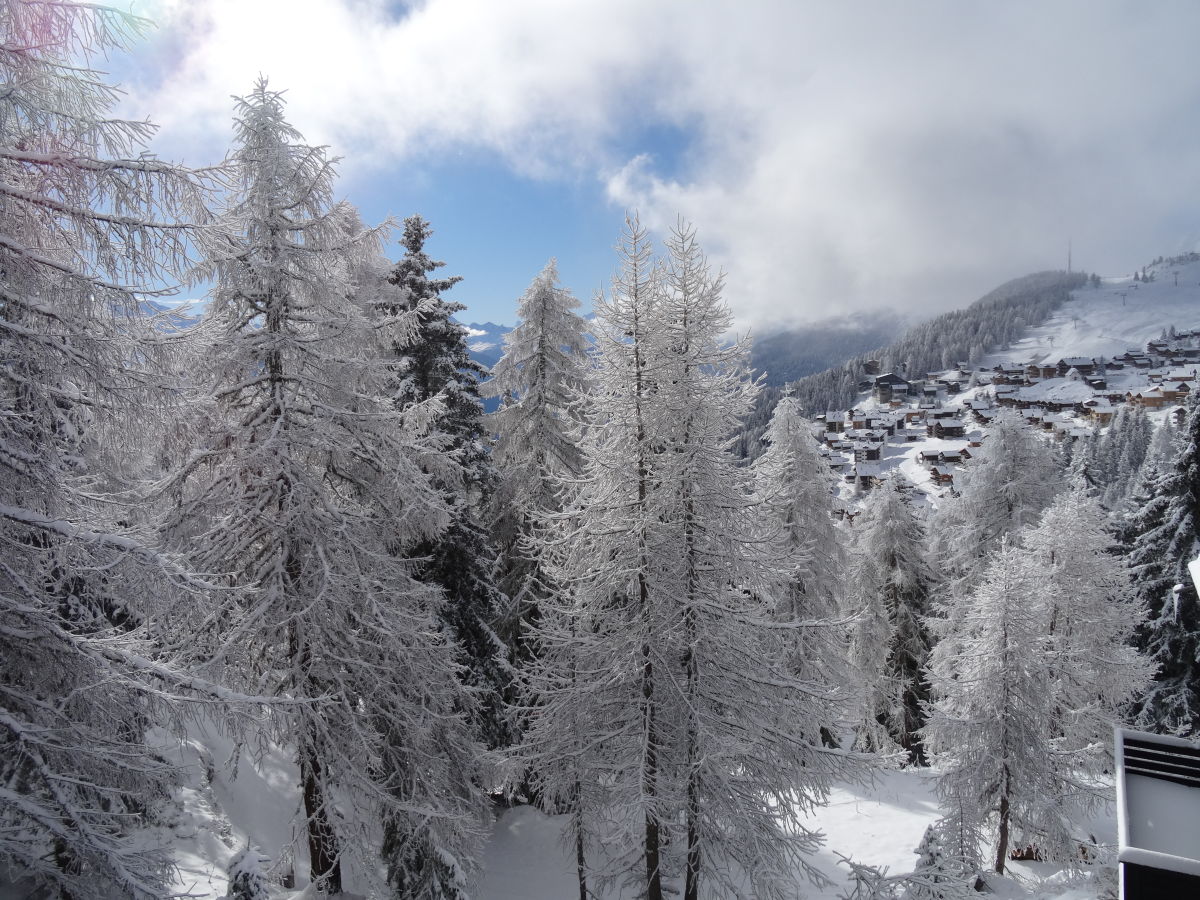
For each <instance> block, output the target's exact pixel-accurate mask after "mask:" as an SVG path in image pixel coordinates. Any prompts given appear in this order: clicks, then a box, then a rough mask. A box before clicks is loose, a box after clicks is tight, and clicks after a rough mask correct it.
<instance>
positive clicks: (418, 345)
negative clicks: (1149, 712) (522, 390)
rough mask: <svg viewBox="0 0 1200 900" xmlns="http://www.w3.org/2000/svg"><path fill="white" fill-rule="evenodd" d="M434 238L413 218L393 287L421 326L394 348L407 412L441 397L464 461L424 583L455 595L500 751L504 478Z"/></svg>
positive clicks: (483, 733) (451, 486)
mask: <svg viewBox="0 0 1200 900" xmlns="http://www.w3.org/2000/svg"><path fill="white" fill-rule="evenodd" d="M431 234H433V229H432V227H430V224H429V223H428V222H427V221H425V220H424V219H423V218H421V217H420V216H410V217H409V218H407V219H405V220H404V232H403V236H402V238H401V245H402V246H403V247H404V256H403V257H402V258H401V259H400V261H399V262H398V263H397V264H396V266H395V268H394V269H393V270H392V274H391V282H392V283H393V284H394V285H396V286H397V287H399V288H401V290H402V296H401V303H400V305H399V306H397V307H394V308H393V309H392V310H389V311H390V312H394V313H398V312H401V311H404V310H408V311H411V312H412V313H413V314H414V316H415V326H414V331H413V333H412V335H411V338H410V339H409V340H408V341H407V343H406V344H405V345H404V346H403V347H395V348H393V354H394V363H393V367H392V370H393V381H392V387H391V393H392V396H393V399H394V402H395V403H396V404H397V405H398V406H399V407H400V408H401V409H403V408H405V407H407V406H410V405H413V404H423V403H426V402H427V401H429V400H431V399H433V398H435V397H436V398H438V400H439V402H440V403H441V405H442V412H441V413H440V414H438V415H437V416H435V417H434V419H433V420H432V421H431V423H430V427H431V429H432V430H434V431H436V432H438V433H439V434H440V435H441V436H442V439H443V441H444V444H443V451H444V452H445V454H446V455H447V456H448V457H449V458H450V459H452V460H453V461H454V463H455V464H456V469H455V475H454V477H453V478H445V477H439V476H438V475H437V473H434V474H435V483H436V484H437V486H438V488H439V489H440V490H441V491H442V493H443V495H444V496H445V498H446V500H447V502H448V503H449V505H450V524H449V526H448V527H447V528H446V530H445V531H444V532H443V533H442V534H440V535H439V536H438V537H437V538H434V539H431V540H429V541H427V542H425V543H423V544H422V545H420V546H418V547H417V548H415V550H414V554H415V555H417V556H420V557H423V558H424V559H425V560H426V562H425V563H424V564H423V565H422V567H421V572H420V578H421V579H422V580H423V581H425V582H427V583H428V584H431V585H437V586H439V587H441V588H442V590H443V591H444V592H445V594H446V602H445V604H444V605H443V607H442V612H441V617H442V622H443V625H444V626H445V628H446V629H447V631H448V634H449V635H450V637H451V638H452V639H453V640H454V641H455V643H456V644H457V645H458V647H459V648H460V651H461V658H460V662H461V664H462V666H463V669H462V672H463V677H464V681H465V683H466V684H467V685H468V686H469V687H470V688H471V690H472V692H473V693H474V694H475V696H476V700H477V706H478V711H477V713H476V715H475V716H474V720H475V724H476V729H477V732H478V734H479V736H480V738H481V739H482V740H483V741H484V742H485V743H487V744H488V745H489V746H491V747H497V746H501V745H504V744H507V743H509V742H510V741H511V740H512V723H511V721H510V715H509V712H508V710H507V708H506V705H505V701H504V697H505V695H506V694H507V693H508V692H509V690H510V687H511V684H512V667H511V665H510V663H509V659H508V652H507V649H506V648H505V646H504V644H503V642H502V641H501V640H500V638H499V637H498V636H497V635H496V632H495V625H496V623H497V621H498V619H499V617H500V615H501V612H502V610H503V608H504V607H505V605H506V601H505V598H504V594H503V593H502V592H501V590H500V588H499V586H498V585H497V584H496V569H497V566H498V560H497V555H496V550H495V548H494V547H493V546H492V543H491V540H490V538H489V536H488V534H487V531H486V529H485V528H484V526H483V524H482V516H483V511H484V509H485V508H486V506H487V504H488V502H489V498H490V496H491V494H492V492H493V491H494V490H495V488H496V481H497V475H496V470H495V467H494V466H493V464H492V461H491V458H490V455H489V443H490V441H489V438H488V435H487V429H486V427H485V425H484V422H483V405H482V403H481V402H480V399H479V382H480V381H481V380H482V379H483V378H486V377H487V369H485V368H484V367H483V366H481V365H480V364H479V363H477V362H475V360H473V359H471V356H470V354H469V352H468V348H467V330H466V328H464V327H463V326H462V325H460V324H459V323H457V322H455V321H454V320H453V319H452V318H451V316H453V315H454V314H455V313H458V312H462V311H463V310H464V309H466V307H465V306H463V305H462V304H461V303H456V302H454V301H451V300H446V299H444V298H443V296H442V294H443V293H444V292H445V291H447V290H449V289H450V288H451V287H453V286H454V285H455V284H457V283H458V282H459V281H461V280H462V279H461V277H460V276H454V277H450V278H433V277H431V275H432V273H433V272H435V271H436V270H437V269H439V268H441V267H442V266H444V265H445V263H443V262H440V261H438V260H435V259H432V258H431V257H430V256H429V255H428V254H427V253H426V252H425V242H426V241H427V240H428V239H429V236H430V235H431Z"/></svg>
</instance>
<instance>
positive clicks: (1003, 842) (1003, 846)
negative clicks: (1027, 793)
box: [996, 794, 1008, 875]
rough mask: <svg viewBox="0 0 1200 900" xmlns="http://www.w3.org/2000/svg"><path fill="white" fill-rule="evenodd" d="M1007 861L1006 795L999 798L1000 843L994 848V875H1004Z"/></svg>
mask: <svg viewBox="0 0 1200 900" xmlns="http://www.w3.org/2000/svg"><path fill="white" fill-rule="evenodd" d="M1007 859H1008V795H1007V794H1004V795H1001V797H1000V841H999V846H998V847H997V848H996V874H997V875H1003V874H1004V863H1005V861H1006V860H1007Z"/></svg>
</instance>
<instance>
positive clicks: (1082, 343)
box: [978, 261, 1200, 367]
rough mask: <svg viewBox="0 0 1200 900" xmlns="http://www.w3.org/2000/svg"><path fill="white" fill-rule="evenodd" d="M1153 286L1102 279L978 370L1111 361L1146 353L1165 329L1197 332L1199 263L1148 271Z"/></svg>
mask: <svg viewBox="0 0 1200 900" xmlns="http://www.w3.org/2000/svg"><path fill="white" fill-rule="evenodd" d="M1146 271H1147V274H1150V275H1152V276H1153V278H1154V280H1153V281H1134V280H1133V276H1128V277H1120V278H1105V279H1102V281H1101V283H1100V286H1099V287H1091V286H1088V287H1083V288H1080V289H1078V290H1076V291H1074V292H1073V293H1072V296H1071V299H1070V300H1068V301H1067V302H1066V303H1065V304H1063V306H1062V307H1061V308H1060V309H1059V310H1058V312H1056V313H1055V314H1054V315H1053V316H1051V317H1050V319H1049V320H1048V321H1047V322H1045V323H1044V324H1042V325H1038V326H1036V327H1033V328H1030V329H1028V331H1027V333H1026V336H1025V337H1024V338H1022V339H1021V340H1019V341H1015V342H1014V343H1012V344H1011V345H1010V346H1009V347H1008V348H1006V349H995V350H993V351H991V352H989V353H988V354H987V355H986V356H985V357H984V358H983V359H981V360H980V361H979V363H978V364H979V365H981V366H989V367H990V366H994V365H997V364H1000V363H1005V362H1040V363H1053V362H1057V361H1058V360H1059V359H1062V358H1066V357H1073V356H1084V357H1100V356H1104V357H1108V358H1112V357H1114V356H1118V355H1120V354H1121V353H1123V352H1125V351H1126V350H1129V349H1134V348H1136V349H1139V350H1142V349H1145V346H1146V342H1147V341H1149V340H1153V339H1155V338H1157V337H1158V336H1159V335H1160V334H1161V333H1162V331H1163V329H1164V328H1168V327H1170V326H1174V327H1175V328H1176V329H1177V330H1179V331H1185V330H1193V329H1200V261H1198V262H1191V263H1186V264H1183V265H1171V264H1169V263H1161V264H1159V265H1157V266H1148V267H1147V270H1146Z"/></svg>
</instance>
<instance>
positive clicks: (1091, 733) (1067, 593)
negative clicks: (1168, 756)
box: [1022, 484, 1153, 806]
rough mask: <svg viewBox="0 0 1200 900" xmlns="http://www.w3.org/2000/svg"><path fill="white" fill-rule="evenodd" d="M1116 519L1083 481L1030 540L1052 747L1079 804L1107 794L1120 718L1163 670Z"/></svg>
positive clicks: (1057, 501)
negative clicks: (1144, 637) (1147, 636)
mask: <svg viewBox="0 0 1200 900" xmlns="http://www.w3.org/2000/svg"><path fill="white" fill-rule="evenodd" d="M1107 526H1108V519H1107V514H1106V512H1105V510H1104V508H1103V507H1102V506H1101V504H1100V502H1099V501H1098V500H1097V499H1096V498H1095V497H1093V496H1092V495H1091V493H1090V491H1089V490H1088V489H1087V487H1086V486H1085V485H1083V484H1075V485H1073V486H1072V487H1071V489H1070V490H1067V491H1064V492H1063V493H1061V494H1059V495H1058V496H1057V497H1056V498H1055V500H1054V502H1053V503H1051V504H1050V506H1049V508H1047V510H1046V511H1045V513H1043V515H1042V518H1041V520H1040V521H1039V522H1038V524H1037V526H1036V527H1034V528H1031V529H1029V530H1027V531H1026V532H1025V534H1024V536H1023V539H1022V542H1023V544H1024V546H1025V547H1026V548H1027V549H1028V550H1029V552H1030V553H1031V554H1032V555H1033V557H1034V562H1035V565H1038V566H1039V568H1040V572H1041V580H1040V584H1039V593H1038V596H1039V599H1040V602H1041V603H1042V604H1043V606H1044V607H1045V609H1044V612H1043V615H1044V617H1045V620H1046V636H1047V638H1048V640H1049V647H1050V650H1051V657H1050V660H1049V664H1050V665H1051V666H1052V685H1053V688H1052V689H1053V695H1054V704H1055V705H1054V707H1053V708H1052V710H1051V715H1052V716H1053V719H1052V723H1051V731H1052V738H1053V740H1054V743H1053V744H1052V751H1053V753H1054V755H1055V757H1056V758H1058V759H1061V760H1063V764H1062V769H1063V771H1062V775H1061V777H1062V779H1063V782H1064V784H1067V785H1068V787H1067V793H1068V794H1070V795H1071V796H1070V797H1069V798H1068V799H1070V800H1071V801H1073V802H1075V804H1076V805H1078V806H1087V805H1088V804H1089V801H1090V800H1092V799H1095V798H1098V797H1100V796H1102V794H1101V791H1100V788H1099V784H1101V783H1102V782H1100V781H1099V780H1098V779H1095V778H1094V776H1098V775H1099V774H1100V773H1101V772H1102V771H1103V770H1104V768H1105V767H1106V766H1107V765H1108V762H1109V753H1108V750H1109V741H1110V739H1111V735H1112V729H1113V726H1114V725H1116V724H1119V723H1121V722H1122V721H1124V718H1125V712H1126V708H1127V707H1128V705H1129V703H1130V701H1131V700H1133V699H1135V698H1136V697H1140V696H1141V695H1142V692H1143V691H1144V689H1145V688H1146V686H1147V685H1148V683H1149V681H1150V677H1151V675H1152V672H1153V666H1152V665H1151V664H1150V663H1149V661H1148V660H1147V659H1146V658H1145V657H1143V656H1142V655H1141V654H1140V653H1139V652H1138V651H1137V650H1136V649H1135V648H1134V647H1133V646H1132V643H1133V637H1134V634H1135V632H1136V630H1137V629H1138V627H1139V626H1140V625H1141V624H1142V622H1143V620H1144V618H1145V612H1144V610H1143V609H1142V608H1141V607H1140V605H1139V604H1138V603H1137V601H1136V599H1135V598H1133V597H1132V596H1131V595H1130V591H1129V577H1128V573H1127V572H1126V570H1125V567H1124V565H1123V564H1122V560H1121V558H1120V556H1119V555H1118V554H1117V553H1116V552H1115V551H1116V548H1115V547H1114V546H1113V540H1112V537H1111V535H1110V533H1109V531H1108V527H1107ZM1089 775H1090V776H1093V779H1092V780H1088V778H1087V776H1089ZM1073 781H1074V783H1072V782H1073Z"/></svg>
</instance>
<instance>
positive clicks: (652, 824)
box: [642, 642, 663, 900]
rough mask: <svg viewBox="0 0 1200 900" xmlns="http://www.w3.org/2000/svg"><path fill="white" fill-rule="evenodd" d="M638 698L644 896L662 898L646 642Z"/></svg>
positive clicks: (651, 688)
mask: <svg viewBox="0 0 1200 900" xmlns="http://www.w3.org/2000/svg"><path fill="white" fill-rule="evenodd" d="M642 702H643V703H644V704H645V706H644V710H643V716H644V719H645V728H646V754H645V758H644V760H643V771H642V776H643V784H644V787H645V790H646V796H647V798H648V799H649V802H650V804H651V808H649V809H647V810H646V846H645V857H646V900H663V889H662V871H661V869H662V867H661V851H660V842H661V836H660V834H659V825H658V810H657V809H655V808H653V807H654V805H655V804H657V802H658V728H657V724H656V721H655V719H656V717H655V715H654V712H655V710H654V663H653V662H652V661H651V659H650V644H649V642H647V643H645V644H643V645H642Z"/></svg>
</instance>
